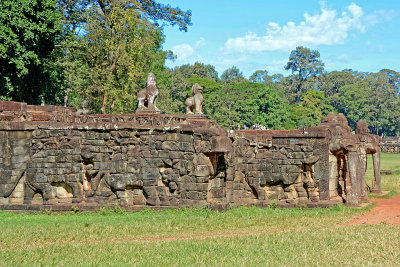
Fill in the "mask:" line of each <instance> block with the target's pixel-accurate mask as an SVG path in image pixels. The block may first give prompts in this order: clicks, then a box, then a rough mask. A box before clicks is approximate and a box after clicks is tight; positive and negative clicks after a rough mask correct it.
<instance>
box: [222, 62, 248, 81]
mask: <svg viewBox="0 0 400 267" xmlns="http://www.w3.org/2000/svg"><path fill="white" fill-rule="evenodd" d="M221 81H222V83H223V84H236V83H241V82H245V81H246V78H244V77H243V73H242V72H241V71H240V70H239V69H238V68H237V67H235V66H232V67H231V68H229V69H226V70H225V71H224V72H223V73H222V75H221Z"/></svg>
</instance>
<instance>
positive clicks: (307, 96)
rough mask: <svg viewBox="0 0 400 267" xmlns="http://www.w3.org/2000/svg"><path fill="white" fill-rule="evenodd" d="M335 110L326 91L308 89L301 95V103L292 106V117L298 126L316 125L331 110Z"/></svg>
mask: <svg viewBox="0 0 400 267" xmlns="http://www.w3.org/2000/svg"><path fill="white" fill-rule="evenodd" d="M331 111H334V107H332V106H331V105H330V103H329V101H328V99H326V97H325V96H324V92H321V91H316V90H308V91H307V92H305V93H304V94H303V95H302V96H301V101H300V103H298V104H296V105H292V106H291V108H290V119H291V120H293V121H294V122H295V123H296V126H297V127H304V126H316V125H318V124H319V123H320V122H321V119H322V118H323V117H324V116H326V115H327V114H328V113H329V112H331Z"/></svg>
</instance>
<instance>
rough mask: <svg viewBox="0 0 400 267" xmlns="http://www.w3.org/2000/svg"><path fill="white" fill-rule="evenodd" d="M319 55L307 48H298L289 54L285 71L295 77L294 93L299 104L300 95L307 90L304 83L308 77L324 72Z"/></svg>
mask: <svg viewBox="0 0 400 267" xmlns="http://www.w3.org/2000/svg"><path fill="white" fill-rule="evenodd" d="M319 57H320V54H319V52H318V51H317V50H310V49H309V48H306V47H303V46H298V47H296V49H295V50H293V51H292V52H291V53H290V56H289V62H288V63H287V64H286V66H285V69H286V70H291V71H292V73H293V74H295V73H297V75H296V84H295V92H296V95H297V99H298V102H300V99H301V95H302V94H303V93H304V92H305V91H307V90H308V88H307V87H306V88H305V87H304V85H305V84H304V82H305V81H307V80H308V79H309V78H310V77H315V76H317V75H320V74H322V73H323V71H324V63H323V62H322V61H321V60H320V58H319Z"/></svg>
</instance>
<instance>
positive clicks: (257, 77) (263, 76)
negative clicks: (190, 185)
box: [249, 70, 271, 84]
mask: <svg viewBox="0 0 400 267" xmlns="http://www.w3.org/2000/svg"><path fill="white" fill-rule="evenodd" d="M249 80H250V81H251V82H253V83H265V84H266V83H268V82H269V81H270V80H271V77H270V76H269V75H268V71H266V70H257V71H256V72H254V73H253V74H252V75H251V76H250V79H249Z"/></svg>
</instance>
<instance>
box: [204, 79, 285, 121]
mask: <svg viewBox="0 0 400 267" xmlns="http://www.w3.org/2000/svg"><path fill="white" fill-rule="evenodd" d="M204 109H205V112H206V114H207V115H208V116H210V118H212V119H215V120H216V121H217V123H218V124H219V125H221V126H222V127H226V128H227V127H228V126H229V125H232V126H233V127H235V128H236V127H237V126H238V125H241V127H243V124H246V125H247V126H250V125H252V124H261V125H264V126H266V127H267V128H270V129H282V128H284V125H285V123H286V120H287V104H286V102H285V100H284V99H283V97H282V96H281V94H280V93H279V92H278V91H276V90H275V89H273V88H272V87H271V86H266V85H264V84H260V83H250V82H243V83H238V84H230V85H227V86H226V87H224V88H223V89H220V90H216V91H214V92H212V93H211V94H210V95H208V97H207V99H206V100H205V101H204Z"/></svg>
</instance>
